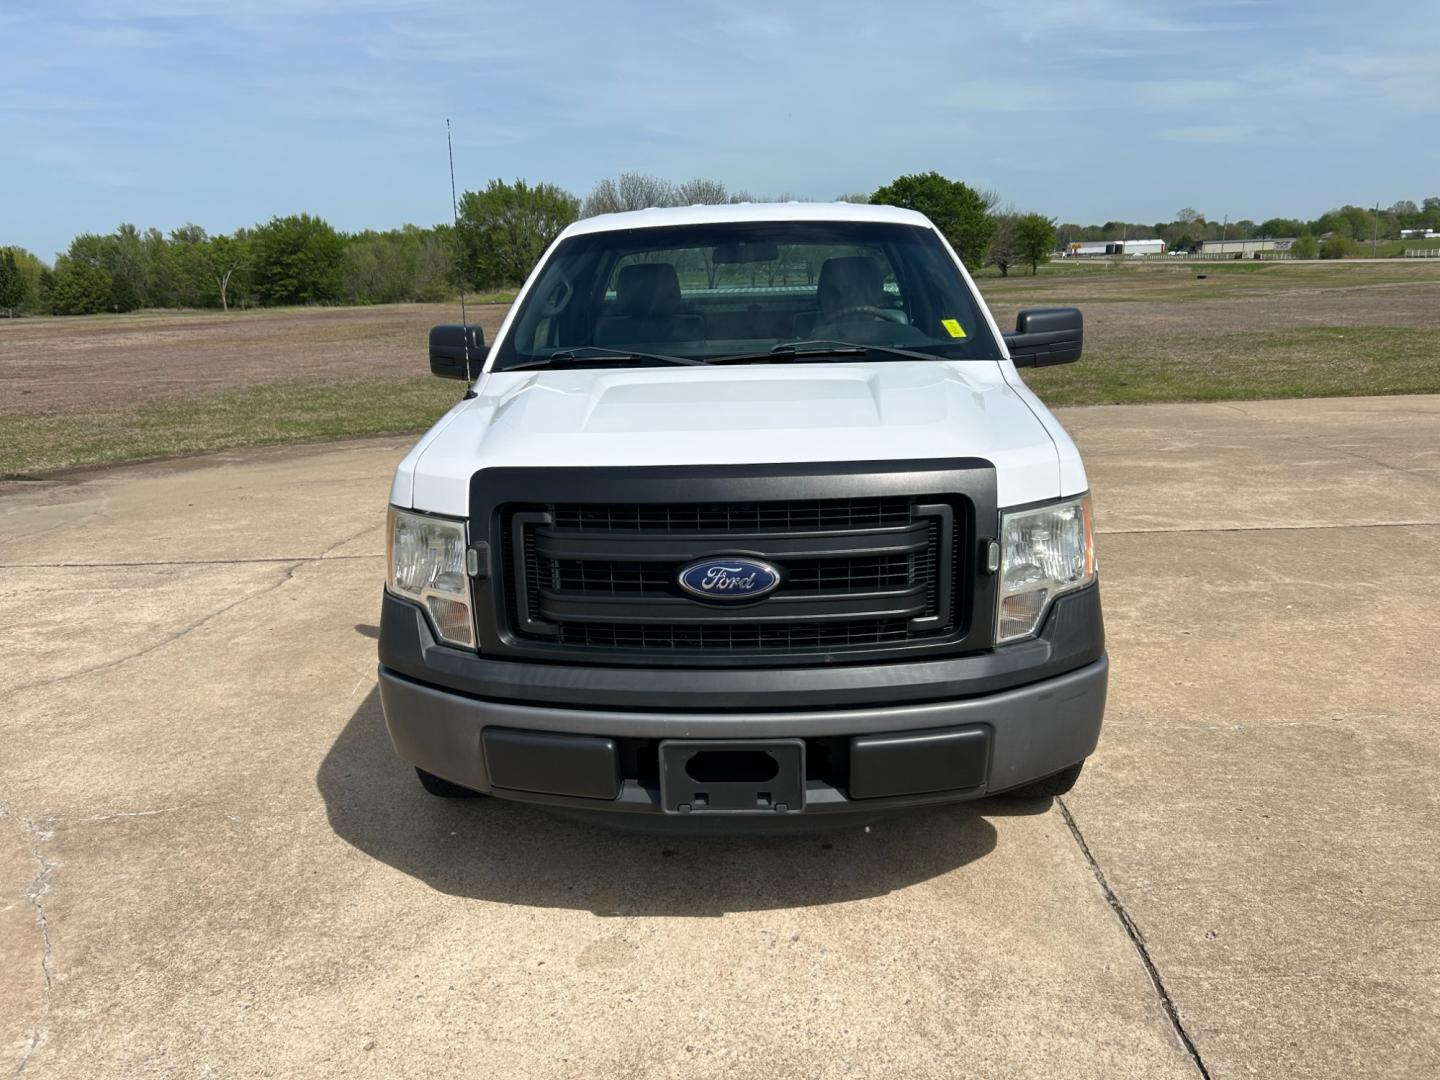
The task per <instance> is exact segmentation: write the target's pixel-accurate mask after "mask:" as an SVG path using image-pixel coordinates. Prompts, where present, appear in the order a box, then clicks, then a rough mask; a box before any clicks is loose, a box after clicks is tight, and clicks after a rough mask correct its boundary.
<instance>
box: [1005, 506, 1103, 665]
mask: <svg viewBox="0 0 1440 1080" xmlns="http://www.w3.org/2000/svg"><path fill="white" fill-rule="evenodd" d="M1094 580H1095V532H1094V527H1093V525H1092V524H1091V517H1090V496H1088V495H1084V496H1082V497H1080V498H1078V499H1069V500H1067V501H1065V502H1061V503H1055V504H1054V505H1053V506H1042V507H1040V508H1038V509H1035V510H1019V511H1012V512H1008V513H1003V514H1001V517H1000V608H999V611H998V613H997V618H996V624H995V643H996V644H997V645H1001V644H1004V643H1005V642H1007V641H1015V640H1016V639H1018V638H1025V637H1029V636H1030V635H1031V634H1033V633H1035V631H1036V630H1037V629H1038V628H1039V626H1040V622H1041V620H1042V619H1044V617H1045V612H1046V610H1047V609H1048V608H1049V606H1050V601H1051V600H1053V599H1054V598H1055V597H1057V596H1059V595H1060V594H1061V593H1064V592H1069V591H1070V590H1071V589H1079V588H1081V587H1083V586H1085V585H1089V584H1090V583H1091V582H1092V581H1094Z"/></svg>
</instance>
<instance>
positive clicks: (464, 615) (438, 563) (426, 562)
mask: <svg viewBox="0 0 1440 1080" xmlns="http://www.w3.org/2000/svg"><path fill="white" fill-rule="evenodd" d="M385 584H386V586H387V587H388V588H389V589H390V591H391V592H393V593H395V594H396V595H397V596H404V597H407V598H408V599H411V600H414V601H416V602H417V603H419V604H420V605H422V606H423V607H424V608H425V610H426V611H427V612H429V613H430V622H431V624H432V625H433V626H434V627H435V635H436V636H437V637H438V638H439V639H440V640H441V641H444V642H446V643H447V644H450V645H464V646H465V647H466V648H470V649H473V648H474V647H475V620H474V619H473V618H472V617H471V615H470V582H469V580H468V578H467V577H466V574H465V522H463V521H455V520H453V519H451V518H441V517H429V516H428V515H425V514H411V513H408V512H407V511H404V510H397V509H395V507H393V506H392V507H391V508H390V558H389V566H388V569H387V573H386V578H385Z"/></svg>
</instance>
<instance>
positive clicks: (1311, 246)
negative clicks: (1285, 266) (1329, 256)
mask: <svg viewBox="0 0 1440 1080" xmlns="http://www.w3.org/2000/svg"><path fill="white" fill-rule="evenodd" d="M1290 254H1291V255H1293V256H1295V258H1297V259H1315V258H1319V256H1320V241H1318V240H1316V239H1315V237H1314V236H1312V235H1311V234H1310V233H1308V232H1307V233H1301V235H1300V236H1299V237H1297V238H1296V240H1295V243H1293V244H1291V245H1290Z"/></svg>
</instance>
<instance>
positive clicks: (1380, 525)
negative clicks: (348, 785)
mask: <svg viewBox="0 0 1440 1080" xmlns="http://www.w3.org/2000/svg"><path fill="white" fill-rule="evenodd" d="M1437 525H1440V521H1362V522H1359V523H1356V524H1351V523H1345V522H1342V523H1340V524H1336V525H1217V526H1214V527H1213V528H1204V529H1202V528H1195V529H1185V528H1176V529H1166V528H1156V529H1096V530H1095V531H1096V533H1097V534H1098V535H1100V536H1151V535H1156V536H1163V535H1165V534H1167V533H1202V534H1203V533H1243V532H1325V531H1329V530H1334V529H1424V528H1431V529H1433V528H1435V527H1436V526H1437ZM0 569H3V568H0Z"/></svg>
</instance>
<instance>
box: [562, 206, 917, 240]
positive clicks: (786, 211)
mask: <svg viewBox="0 0 1440 1080" xmlns="http://www.w3.org/2000/svg"><path fill="white" fill-rule="evenodd" d="M742 221H880V222H890V223H892V224H897V225H919V226H921V227H922V228H929V227H930V219H929V218H927V217H926V216H925V215H924V214H921V213H917V212H916V211H914V210H902V209H901V208H900V207H898V206H871V205H869V204H868V203H845V202H829V203H818V202H814V203H810V202H784V203H721V204H719V205H714V206H710V205H696V206H665V207H651V208H650V209H648V210H629V211H626V212H625V213H623V214H598V215H596V216H595V217H589V218H582V219H580V220H579V221H577V222H575V223H574V224H573V225H571V226H570V227H569V228H567V229H566V230H565V231H564V232H563V233H561V234H560V235H561V236H577V235H579V234H582V233H597V232H612V231H615V230H618V229H653V228H663V227H664V226H667V225H714V224H718V223H721V222H742Z"/></svg>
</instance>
